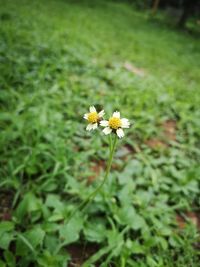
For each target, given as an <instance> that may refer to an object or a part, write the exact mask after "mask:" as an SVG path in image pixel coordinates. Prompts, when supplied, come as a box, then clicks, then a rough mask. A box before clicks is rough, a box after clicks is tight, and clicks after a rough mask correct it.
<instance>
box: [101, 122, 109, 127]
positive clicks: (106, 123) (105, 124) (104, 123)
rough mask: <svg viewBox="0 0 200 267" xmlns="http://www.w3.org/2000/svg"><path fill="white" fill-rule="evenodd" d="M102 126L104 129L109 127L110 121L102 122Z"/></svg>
mask: <svg viewBox="0 0 200 267" xmlns="http://www.w3.org/2000/svg"><path fill="white" fill-rule="evenodd" d="M100 125H101V126H103V127H107V126H108V121H100Z"/></svg>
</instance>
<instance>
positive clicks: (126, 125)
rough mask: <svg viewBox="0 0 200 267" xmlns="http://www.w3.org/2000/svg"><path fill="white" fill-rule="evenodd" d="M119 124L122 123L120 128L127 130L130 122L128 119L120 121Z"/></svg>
mask: <svg viewBox="0 0 200 267" xmlns="http://www.w3.org/2000/svg"><path fill="white" fill-rule="evenodd" d="M121 123H122V128H129V127H130V122H129V120H128V119H125V118H123V119H121Z"/></svg>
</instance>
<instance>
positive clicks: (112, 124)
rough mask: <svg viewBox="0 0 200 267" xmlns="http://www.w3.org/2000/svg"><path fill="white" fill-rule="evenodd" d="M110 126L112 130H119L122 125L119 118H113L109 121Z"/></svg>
mask: <svg viewBox="0 0 200 267" xmlns="http://www.w3.org/2000/svg"><path fill="white" fill-rule="evenodd" d="M108 124H109V126H110V128H112V129H115V130H116V129H118V128H119V127H120V126H121V125H122V124H121V120H120V119H119V118H115V117H112V118H110V119H109V121H108Z"/></svg>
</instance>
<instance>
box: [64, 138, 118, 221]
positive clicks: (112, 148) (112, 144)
mask: <svg viewBox="0 0 200 267" xmlns="http://www.w3.org/2000/svg"><path fill="white" fill-rule="evenodd" d="M109 141H110V142H109V151H110V153H109V159H108V164H107V167H106V172H105V175H104V178H103V181H102V182H101V184H100V185H99V186H98V187H97V188H96V189H95V190H94V191H93V192H92V193H91V194H90V195H89V196H88V197H87V198H86V199H85V200H83V201H82V203H80V205H79V206H78V207H77V208H76V209H75V210H74V211H73V212H72V214H71V215H70V216H69V218H68V220H67V223H68V222H69V221H70V220H71V219H72V218H73V216H74V215H75V213H76V212H77V211H78V210H83V209H84V208H86V206H87V205H88V204H89V203H90V202H91V201H92V200H93V199H94V198H95V196H96V195H97V194H98V192H99V191H100V190H101V188H102V187H103V185H104V184H105V183H106V181H107V179H108V177H109V174H110V169H111V166H112V161H113V156H114V152H115V148H116V145H117V135H114V140H112V136H111V135H110V136H109Z"/></svg>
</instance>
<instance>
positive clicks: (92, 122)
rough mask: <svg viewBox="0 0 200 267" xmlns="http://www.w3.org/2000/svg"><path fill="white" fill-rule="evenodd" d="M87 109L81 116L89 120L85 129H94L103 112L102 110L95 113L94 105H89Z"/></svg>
mask: <svg viewBox="0 0 200 267" xmlns="http://www.w3.org/2000/svg"><path fill="white" fill-rule="evenodd" d="M89 110H90V112H89V113H86V114H84V116H83V118H84V119H85V120H87V121H88V122H89V124H88V126H87V127H86V130H87V131H91V130H95V129H96V128H97V127H98V124H99V122H100V120H101V119H102V117H103V115H104V114H105V112H104V110H102V111H100V112H99V113H97V111H96V108H95V107H94V106H91V107H90V109H89Z"/></svg>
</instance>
